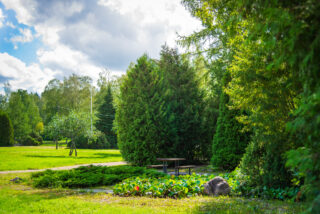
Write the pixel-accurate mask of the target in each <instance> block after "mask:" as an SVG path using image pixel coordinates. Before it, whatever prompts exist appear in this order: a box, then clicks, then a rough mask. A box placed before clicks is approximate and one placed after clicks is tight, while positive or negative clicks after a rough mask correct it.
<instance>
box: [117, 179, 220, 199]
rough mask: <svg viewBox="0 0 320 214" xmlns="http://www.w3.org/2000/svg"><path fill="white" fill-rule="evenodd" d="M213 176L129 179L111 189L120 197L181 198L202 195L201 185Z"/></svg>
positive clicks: (202, 188)
mask: <svg viewBox="0 0 320 214" xmlns="http://www.w3.org/2000/svg"><path fill="white" fill-rule="evenodd" d="M214 177H215V176H214V175H197V174H192V175H183V176H174V175H172V176H166V177H162V178H160V179H156V178H141V177H136V178H129V179H126V180H124V181H123V182H122V183H120V184H117V185H115V186H114V188H113V192H114V194H116V195H120V196H153V197H159V198H165V197H170V198H183V197H191V196H196V195H202V194H203V190H204V187H203V185H204V184H205V183H206V182H207V181H209V180H210V179H212V178H214Z"/></svg>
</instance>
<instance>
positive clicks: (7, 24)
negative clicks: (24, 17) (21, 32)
mask: <svg viewBox="0 0 320 214" xmlns="http://www.w3.org/2000/svg"><path fill="white" fill-rule="evenodd" d="M6 26H8V27H11V28H13V29H15V28H16V26H14V24H12V22H6Z"/></svg>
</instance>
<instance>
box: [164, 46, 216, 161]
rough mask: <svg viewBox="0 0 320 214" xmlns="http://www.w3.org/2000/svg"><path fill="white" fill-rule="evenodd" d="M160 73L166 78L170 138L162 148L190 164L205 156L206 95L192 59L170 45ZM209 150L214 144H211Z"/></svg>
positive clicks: (166, 50) (165, 93) (166, 111)
mask: <svg viewBox="0 0 320 214" xmlns="http://www.w3.org/2000/svg"><path fill="white" fill-rule="evenodd" d="M160 56H161V57H160V61H159V67H160V74H161V76H162V78H163V85H162V90H163V100H164V103H165V106H166V108H165V113H166V114H165V116H166V117H165V118H164V119H165V120H166V121H167V122H166V130H168V133H167V139H166V141H167V142H166V146H165V147H163V148H162V149H164V150H171V154H172V155H174V156H177V157H185V158H186V159H187V160H189V161H193V160H195V159H197V155H199V153H201V149H200V145H201V142H202V139H201V137H202V136H201V134H202V113H203V110H204V103H203V98H204V97H203V93H202V91H201V90H200V88H199V82H198V81H197V78H196V73H195V70H194V68H193V67H192V66H191V65H190V63H189V60H187V59H185V58H183V57H182V56H181V55H179V54H178V52H177V50H176V49H170V48H169V47H167V46H164V47H163V48H162V51H161V53H160ZM207 143H208V144H207V147H209V146H210V144H211V143H210V142H207Z"/></svg>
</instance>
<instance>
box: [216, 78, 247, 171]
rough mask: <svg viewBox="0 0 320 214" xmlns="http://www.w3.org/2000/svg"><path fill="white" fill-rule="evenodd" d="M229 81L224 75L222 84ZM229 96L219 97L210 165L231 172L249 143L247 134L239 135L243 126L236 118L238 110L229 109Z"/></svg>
mask: <svg viewBox="0 0 320 214" xmlns="http://www.w3.org/2000/svg"><path fill="white" fill-rule="evenodd" d="M229 81H230V75H229V74H228V73H226V74H225V76H224V78H223V80H222V82H223V85H224V86H226V85H227V84H228V82H229ZM228 103H229V96H228V95H227V94H226V93H222V94H221V97H220V106H219V117H218V122H217V129H216V133H215V135H214V138H213V143H212V158H211V163H212V165H213V166H215V167H220V168H222V169H227V170H233V169H234V168H235V167H236V166H237V165H238V164H239V162H240V159H241V158H242V156H243V154H244V152H245V149H246V147H247V145H248V142H249V134H248V133H241V130H242V129H243V125H242V124H240V123H239V122H238V121H237V119H236V117H237V116H239V115H240V112H239V111H238V110H234V109H229V108H228V106H227V105H228Z"/></svg>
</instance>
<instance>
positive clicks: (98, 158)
mask: <svg viewBox="0 0 320 214" xmlns="http://www.w3.org/2000/svg"><path fill="white" fill-rule="evenodd" d="M122 160H123V159H122V157H121V154H120V152H119V150H94V149H78V157H74V155H73V156H72V157H69V149H66V148H65V147H62V148H59V149H58V150H56V149H55V146H53V145H51V144H50V143H49V144H44V145H43V146H16V147H0V171H4V170H25V169H44V168H51V167H59V166H71V165H76V164H89V163H103V162H117V161H122Z"/></svg>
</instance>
